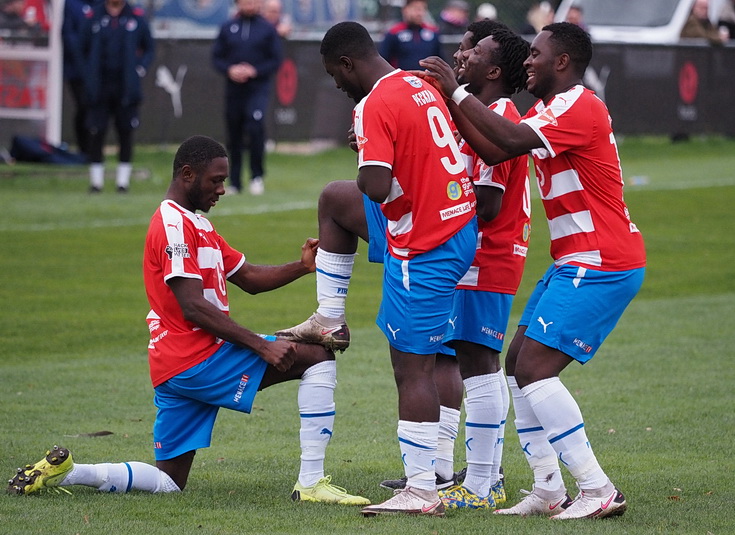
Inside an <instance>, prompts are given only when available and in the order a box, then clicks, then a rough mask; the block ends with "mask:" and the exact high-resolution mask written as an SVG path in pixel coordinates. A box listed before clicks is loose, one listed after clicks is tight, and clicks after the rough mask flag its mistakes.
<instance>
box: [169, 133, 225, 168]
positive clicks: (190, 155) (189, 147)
mask: <svg viewBox="0 0 735 535" xmlns="http://www.w3.org/2000/svg"><path fill="white" fill-rule="evenodd" d="M215 158H227V151H226V150H225V148H224V147H223V146H222V144H221V143H219V142H218V141H215V140H214V139H212V138H211V137H207V136H191V137H190V138H188V139H187V140H186V141H184V142H183V143H182V144H181V146H179V148H178V150H177V151H176V156H174V174H173V176H174V178H176V177H177V176H178V174H179V173H180V172H181V169H182V168H183V167H184V166H185V165H188V166H190V167H191V168H192V169H194V170H195V171H201V170H203V169H204V168H205V167H206V166H207V165H209V164H210V163H211V162H212V160H214V159H215Z"/></svg>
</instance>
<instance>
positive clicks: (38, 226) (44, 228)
mask: <svg viewBox="0 0 735 535" xmlns="http://www.w3.org/2000/svg"><path fill="white" fill-rule="evenodd" d="M727 186H735V176H733V177H726V178H711V179H705V180H691V181H687V182H660V183H653V184H642V185H633V184H627V183H626V184H625V192H626V193H634V192H638V191H672V190H688V189H700V188H720V187H727ZM533 194H534V198H537V197H538V191H537V190H536V189H534V190H533ZM316 206H317V203H316V201H313V202H312V201H300V202H292V203H286V204H278V205H259V206H253V207H250V208H217V209H216V211H215V212H213V214H212V218H213V219H214V218H217V217H228V216H233V215H235V216H240V215H261V214H276V213H282V212H290V211H292V210H309V209H313V208H316ZM149 221H150V216H147V217H141V218H134V219H97V220H93V221H83V220H79V221H63V222H52V223H35V224H34V223H30V224H23V225H18V224H12V223H11V224H3V223H0V232H49V231H54V230H74V229H85V228H115V227H118V228H119V227H133V226H136V225H147V224H148V222H149Z"/></svg>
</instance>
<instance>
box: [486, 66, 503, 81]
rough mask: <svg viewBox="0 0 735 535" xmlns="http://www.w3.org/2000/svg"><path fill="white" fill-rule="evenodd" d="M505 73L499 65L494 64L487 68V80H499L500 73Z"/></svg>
mask: <svg viewBox="0 0 735 535" xmlns="http://www.w3.org/2000/svg"><path fill="white" fill-rule="evenodd" d="M501 74H503V71H502V70H501V69H500V67H498V66H497V65H493V66H492V67H491V68H489V69H488V70H487V74H486V75H485V79H486V80H497V79H498V78H500V75H501Z"/></svg>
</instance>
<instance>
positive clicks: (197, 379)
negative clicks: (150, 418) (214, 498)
mask: <svg viewBox="0 0 735 535" xmlns="http://www.w3.org/2000/svg"><path fill="white" fill-rule="evenodd" d="M265 338H266V339H267V340H275V336H265ZM267 367H268V363H267V362H266V361H264V360H263V359H261V358H260V356H258V355H257V354H256V353H254V352H252V351H250V350H249V349H244V348H242V347H239V346H236V345H233V344H231V343H229V342H225V343H224V344H223V345H222V347H221V348H219V349H218V350H217V351H216V352H215V353H214V354H213V355H212V356H211V357H209V358H208V359H207V360H205V361H204V362H201V363H199V364H197V365H196V366H193V367H191V368H189V369H188V370H186V371H184V372H182V373H180V374H178V375H176V376H174V377H172V378H171V379H169V380H168V381H166V382H164V383H162V384H160V385H158V386H157V387H156V388H155V389H154V392H155V395H154V398H153V402H154V403H155V405H156V407H158V412H157V414H156V421H155V423H154V424H153V451H154V453H155V456H156V460H157V461H165V460H167V459H173V458H174V457H178V456H179V455H182V454H184V453H186V452H188V451H192V450H198V449H200V448H208V447H209V445H210V443H211V441H212V429H213V428H214V421H215V419H216V418H217V412H218V410H219V408H220V407H224V408H227V409H232V410H236V411H240V412H250V410H251V409H252V407H253V400H254V399H255V394H256V392H257V391H258V388H259V387H260V383H261V381H262V380H263V375H264V374H265V370H266V368H267Z"/></svg>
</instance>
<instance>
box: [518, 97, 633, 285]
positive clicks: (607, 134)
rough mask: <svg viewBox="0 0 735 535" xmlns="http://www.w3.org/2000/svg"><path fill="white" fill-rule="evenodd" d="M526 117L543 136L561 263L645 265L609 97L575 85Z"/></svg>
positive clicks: (541, 160) (544, 190)
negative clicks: (607, 101) (626, 191)
mask: <svg viewBox="0 0 735 535" xmlns="http://www.w3.org/2000/svg"><path fill="white" fill-rule="evenodd" d="M522 122H523V123H525V124H527V125H528V126H530V127H531V128H533V130H534V131H535V132H536V133H537V134H538V136H539V137H540V138H541V140H542V141H543V143H544V147H545V148H542V149H534V150H533V151H532V156H533V160H534V164H535V166H536V177H537V180H538V186H539V190H540V192H541V198H542V200H543V203H544V208H545V210H546V218H547V220H548V223H549V231H550V233H551V256H552V258H553V259H554V263H555V264H556V265H558V266H559V265H563V264H573V265H576V266H582V267H588V268H592V269H598V270H602V271H623V270H628V269H635V268H639V267H643V266H645V264H646V253H645V248H644V245H643V238H642V236H641V234H640V232H639V231H638V228H637V227H636V226H635V224H633V222H631V220H630V216H629V213H628V207H627V206H626V205H625V201H624V200H623V175H622V170H621V168H620V158H619V156H618V147H617V145H616V143H615V136H614V134H613V131H612V119H611V118H610V114H609V113H608V110H607V107H606V106H605V104H604V103H603V102H602V101H601V100H600V99H599V98H598V97H597V96H596V95H595V94H594V93H593V92H592V91H590V90H589V89H586V88H584V87H583V86H581V85H577V86H574V87H572V88H571V89H569V90H568V91H566V92H564V93H560V94H558V95H555V96H554V98H553V99H552V100H551V102H549V104H548V106H545V105H544V104H543V102H542V101H539V102H538V103H536V105H535V106H534V107H533V108H531V109H530V110H529V111H528V113H527V114H526V115H525V117H524V118H523V119H522Z"/></svg>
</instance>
